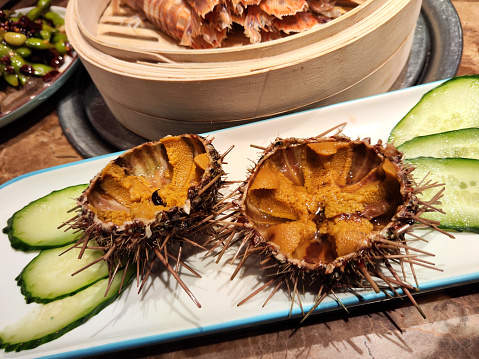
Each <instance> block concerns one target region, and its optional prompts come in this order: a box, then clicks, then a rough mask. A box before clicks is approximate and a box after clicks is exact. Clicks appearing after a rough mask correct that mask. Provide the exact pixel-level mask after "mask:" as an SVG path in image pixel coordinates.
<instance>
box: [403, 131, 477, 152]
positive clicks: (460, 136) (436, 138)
mask: <svg viewBox="0 0 479 359" xmlns="http://www.w3.org/2000/svg"><path fill="white" fill-rule="evenodd" d="M397 149H398V150H399V151H401V152H403V154H404V157H406V158H414V157H437V158H446V157H462V158H474V159H479V128H466V129H461V130H455V131H447V132H441V133H436V134H433V135H427V136H419V137H414V138H413V139H412V140H409V141H406V142H404V143H403V144H402V145H400V146H398V147H397Z"/></svg>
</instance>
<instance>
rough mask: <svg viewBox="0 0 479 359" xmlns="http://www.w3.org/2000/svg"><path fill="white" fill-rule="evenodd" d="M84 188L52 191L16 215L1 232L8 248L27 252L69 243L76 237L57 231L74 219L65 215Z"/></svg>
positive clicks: (70, 233)
mask: <svg viewBox="0 0 479 359" xmlns="http://www.w3.org/2000/svg"><path fill="white" fill-rule="evenodd" d="M86 187H87V185H86V184H81V185H76V186H70V187H66V188H64V189H61V190H58V191H53V192H51V193H50V194H48V195H46V196H44V197H42V198H39V199H37V200H35V201H33V202H31V203H29V204H28V205H26V206H25V207H23V208H22V209H20V210H19V211H17V212H15V213H14V214H13V216H12V217H10V218H9V219H8V221H7V226H6V227H5V228H4V229H3V233H5V234H7V235H8V239H9V240H10V244H11V246H12V247H13V248H15V249H19V250H22V251H25V252H28V251H34V250H39V249H40V250H41V249H47V248H56V247H61V246H64V245H65V244H68V243H72V242H73V241H74V240H75V238H76V236H77V235H78V234H76V233H74V232H73V231H67V232H65V230H64V229H62V228H60V229H59V228H58V227H59V226H60V225H61V224H62V223H64V222H65V221H67V220H69V219H70V218H71V217H73V215H72V214H71V213H68V211H69V210H70V209H72V208H74V207H75V206H76V202H75V199H76V198H78V197H79V196H80V195H81V193H82V192H83V191H84V190H85V188H86Z"/></svg>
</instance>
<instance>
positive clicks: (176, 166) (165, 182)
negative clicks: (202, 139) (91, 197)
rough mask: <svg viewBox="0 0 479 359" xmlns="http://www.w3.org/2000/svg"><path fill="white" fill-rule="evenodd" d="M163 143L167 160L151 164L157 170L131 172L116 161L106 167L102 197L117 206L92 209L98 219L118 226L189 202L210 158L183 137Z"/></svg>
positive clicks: (147, 217) (163, 141) (102, 184)
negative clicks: (190, 189)
mask: <svg viewBox="0 0 479 359" xmlns="http://www.w3.org/2000/svg"><path fill="white" fill-rule="evenodd" d="M160 142H161V144H162V147H163V148H162V150H161V151H164V153H166V158H167V161H166V162H164V163H162V162H161V161H158V163H156V164H154V165H153V166H152V165H151V164H149V167H151V168H150V171H153V172H155V173H147V172H145V173H143V172H141V171H135V170H132V171H130V170H127V169H126V168H124V167H122V166H121V165H120V164H117V163H114V162H110V163H109V164H108V165H107V166H106V167H105V168H104V169H103V171H102V172H101V175H100V180H99V186H100V187H101V190H102V191H101V192H102V195H103V196H108V197H111V198H112V199H113V200H114V201H108V202H109V203H115V206H113V207H115V208H103V207H101V206H97V208H93V210H94V211H95V213H96V214H97V216H98V219H100V220H101V221H103V222H112V223H114V224H116V225H122V224H123V223H125V222H127V221H131V220H134V219H147V220H151V219H154V218H155V217H156V215H157V214H158V213H159V212H161V211H164V210H168V209H169V208H171V207H175V206H183V205H184V204H185V203H186V200H187V196H188V189H189V188H190V187H191V186H193V185H195V184H197V183H198V182H199V180H200V179H201V176H202V174H203V173H204V171H205V169H206V168H207V167H208V165H209V161H210V160H209V158H208V156H207V154H206V153H199V154H195V152H194V149H193V148H192V145H191V144H190V143H188V142H187V141H186V140H185V139H184V138H182V137H180V136H176V137H173V136H168V137H165V138H163V139H161V140H160ZM148 161H151V159H148ZM161 167H163V168H161ZM137 172H138V173H137ZM159 174H161V176H160V177H161V179H158V177H159ZM155 196H156V201H155V199H154V198H155ZM98 202H99V203H102V201H98ZM103 202H105V203H106V202H107V201H103ZM98 207H99V208H98ZM110 207H111V205H110Z"/></svg>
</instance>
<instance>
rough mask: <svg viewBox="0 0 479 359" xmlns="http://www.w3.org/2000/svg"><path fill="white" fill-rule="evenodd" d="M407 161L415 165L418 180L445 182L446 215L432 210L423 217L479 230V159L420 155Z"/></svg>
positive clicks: (446, 225) (452, 226)
mask: <svg viewBox="0 0 479 359" xmlns="http://www.w3.org/2000/svg"><path fill="white" fill-rule="evenodd" d="M406 161H407V162H409V163H411V164H412V165H413V166H414V167H415V170H414V171H413V176H414V178H415V179H416V181H417V182H420V181H421V180H422V179H423V178H425V177H426V176H427V177H426V178H427V180H432V181H433V182H437V183H441V184H445V191H444V196H443V197H442V198H441V202H442V205H441V206H440V207H441V209H442V210H443V211H444V212H446V214H442V213H439V212H430V213H425V214H424V215H423V217H425V218H429V219H433V220H437V221H439V222H440V226H439V227H440V228H445V229H455V230H458V231H469V232H475V233H479V212H478V210H477V209H478V208H479V178H478V176H477V174H478V173H479V160H476V159H467V158H432V157H418V158H411V159H406ZM437 191H438V189H437V188H433V189H429V190H426V191H424V192H423V194H422V196H420V198H422V199H424V200H427V199H430V198H432V196H433V195H434V194H436V193H437Z"/></svg>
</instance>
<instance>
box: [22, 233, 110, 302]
mask: <svg viewBox="0 0 479 359" xmlns="http://www.w3.org/2000/svg"><path fill="white" fill-rule="evenodd" d="M90 244H91V245H92V246H97V244H96V243H95V242H92V243H90ZM70 247H71V245H67V246H65V247H60V248H54V249H46V250H43V251H41V252H40V254H39V255H38V256H36V257H35V258H34V259H33V260H32V261H31V262H30V263H28V265H27V266H26V267H25V268H24V269H23V271H22V272H21V273H20V275H19V276H18V277H17V278H16V280H17V283H18V285H19V286H20V287H21V291H22V294H23V295H24V296H25V299H26V301H27V303H31V302H37V303H48V302H51V301H54V300H58V299H61V298H64V297H66V296H69V295H73V294H75V293H77V292H79V291H80V290H82V289H84V288H86V287H88V286H90V285H92V284H94V283H96V282H97V281H99V280H100V279H103V278H105V277H108V264H107V262H106V261H100V262H97V263H95V264H93V265H91V266H90V267H88V268H86V269H84V270H83V271H81V272H80V273H77V274H75V275H74V276H72V274H73V273H75V272H76V271H78V270H80V269H82V268H83V267H85V266H87V265H88V264H90V263H92V262H94V261H95V260H96V259H98V258H101V256H102V255H103V251H102V250H100V249H87V250H86V251H85V252H84V253H83V255H82V258H81V259H78V256H79V254H80V249H79V248H73V249H71V250H69V251H67V252H65V251H66V250H68V249H69V248H70ZM64 252H65V253H64ZM62 253H63V254H62Z"/></svg>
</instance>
